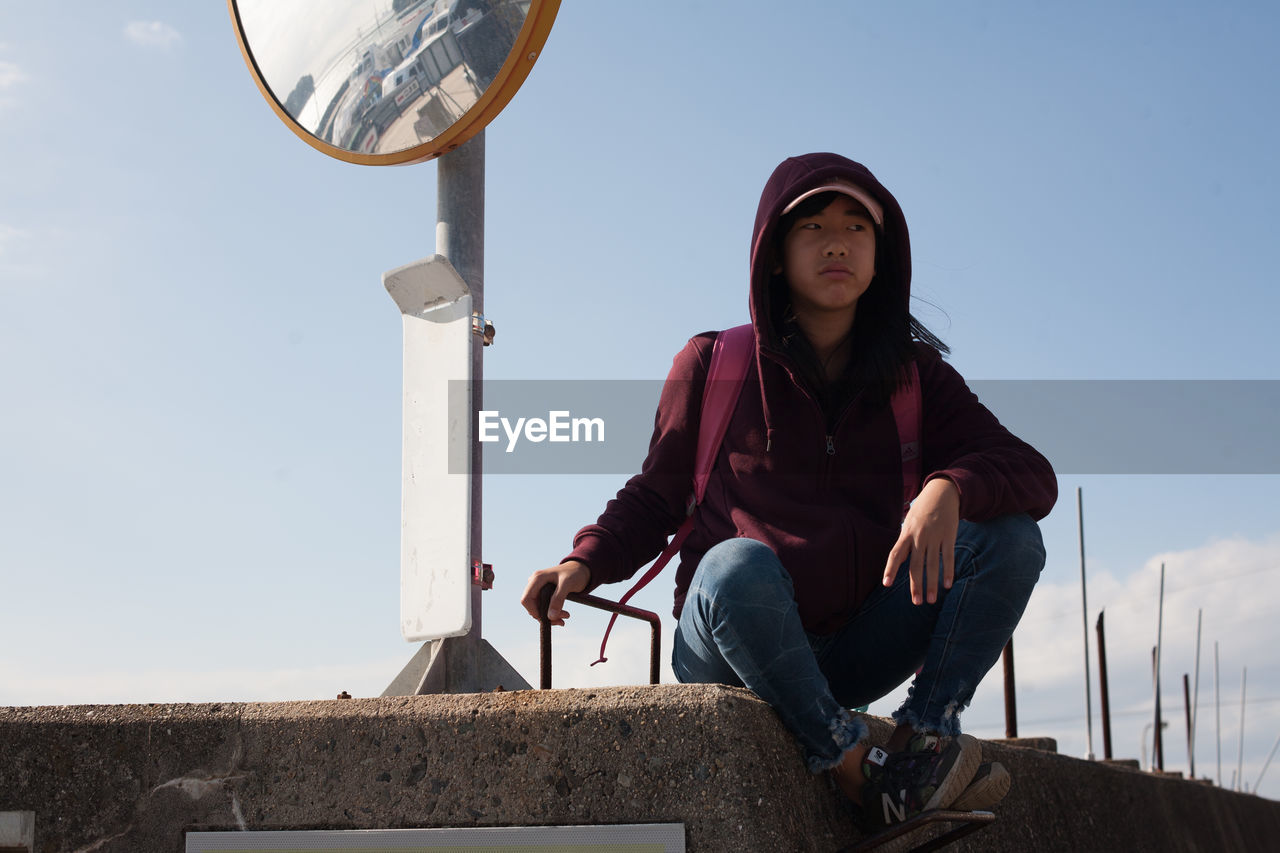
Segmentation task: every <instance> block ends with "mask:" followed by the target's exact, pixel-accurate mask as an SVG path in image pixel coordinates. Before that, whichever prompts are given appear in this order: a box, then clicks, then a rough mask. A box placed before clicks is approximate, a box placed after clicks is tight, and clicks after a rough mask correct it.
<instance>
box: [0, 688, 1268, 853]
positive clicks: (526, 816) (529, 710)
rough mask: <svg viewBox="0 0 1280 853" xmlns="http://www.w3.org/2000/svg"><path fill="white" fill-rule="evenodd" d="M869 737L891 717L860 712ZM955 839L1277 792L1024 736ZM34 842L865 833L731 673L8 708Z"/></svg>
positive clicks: (1, 769) (1085, 845)
mask: <svg viewBox="0 0 1280 853" xmlns="http://www.w3.org/2000/svg"><path fill="white" fill-rule="evenodd" d="M866 720H867V723H868V726H869V728H870V729H871V733H872V739H873V740H882V739H884V738H885V737H886V736H887V734H888V731H889V729H890V724H889V723H888V721H886V720H883V719H880V718H875V717H867V718H866ZM983 750H984V756H985V757H986V758H987V759H988V760H990V759H998V760H1000V761H1001V762H1003V763H1004V764H1005V765H1006V766H1007V767H1008V768H1009V769H1010V771H1011V772H1012V773H1013V776H1014V783H1013V789H1012V791H1011V792H1010V794H1009V796H1008V798H1007V799H1006V800H1005V802H1004V803H1002V804H1001V806H1000V807H999V808H998V809H997V810H996V811H997V814H998V815H999V819H998V820H997V822H996V823H995V824H994V825H992V826H991V827H990V828H987V829H984V830H982V831H981V832H979V833H978V834H976V835H974V836H971V837H970V838H969V839H967V840H964V841H961V842H959V843H958V844H956V845H955V847H954V848H950V849H955V850H973V851H977V850H984V851H987V850H991V851H1021V850H1031V849H1034V850H1063V851H1068V850H1069V851H1077V850H1126V851H1142V850H1150V851H1166V850H1186V851H1193V850H1269V849H1276V848H1275V846H1274V840H1275V839H1277V838H1280V804H1278V803H1275V802H1273V801H1269V800H1262V799H1259V798H1257V797H1252V796H1246V795H1241V794H1233V793H1230V792H1227V791H1222V790H1219V789H1217V788H1214V787H1212V786H1207V785H1202V784H1197V783H1192V782H1184V781H1180V780H1177V779H1171V778H1158V777H1153V776H1151V775H1149V774H1145V773H1141V772H1138V771H1135V770H1132V769H1128V768H1124V767H1116V766H1109V765H1104V764H1102V763H1094V762H1086V761H1082V760H1079V759H1072V758H1067V757H1064V756H1060V755H1056V754H1054V753H1051V752H1045V751H1042V750H1037V749H1029V748H1025V747H1019V746H1013V745H1007V744H1000V743H995V742H984V743H983ZM28 811H29V812H34V813H35V846H34V849H35V850H36V851H39V853H62V851H66V853H72V851H90V850H92V851H96V853H120V852H121V851H157V853H171V852H172V853H177V852H178V851H182V850H183V847H184V835H185V832H186V831H188V830H191V829H206V830H237V829H240V830H243V829H249V830H261V829H370V828H401V827H434V826H450V827H466V826H521V825H524V826H528V825H565V824H575V825H577V824H613V823H666V822H678V823H682V824H684V826H685V838H686V843H687V845H688V849H689V850H692V851H734V853H741V851H744V850H751V851H756V850H762V851H775V850H777V851H791V850H805V851H831V850H839V849H841V848H843V847H845V846H847V845H849V844H851V843H853V842H855V841H856V840H858V838H859V837H860V836H859V834H858V832H857V830H856V829H855V827H854V823H853V820H852V815H851V812H850V810H849V808H848V806H847V805H846V804H845V802H844V801H843V799H842V798H841V797H840V795H839V794H838V793H837V792H835V790H834V789H833V788H832V787H831V786H830V784H829V783H828V781H827V779H826V778H825V777H824V776H813V775H810V774H809V773H807V772H806V771H805V770H804V768H803V763H802V761H801V757H800V752H799V749H798V747H797V746H796V745H795V743H794V741H793V740H792V739H791V737H790V736H789V735H788V733H787V732H786V731H785V730H784V729H783V727H782V725H781V723H780V722H779V721H778V718H777V716H776V715H775V714H774V713H773V711H772V710H771V709H770V708H769V707H768V706H767V705H765V704H764V703H763V702H761V701H759V700H758V699H757V698H755V696H753V695H752V694H751V693H749V692H747V691H745V690H739V689H734V688H728V687H721V686H716V685H659V686H656V687H615V688H602V689H595V690H550V691H512V692H502V693H486V694H465V695H452V696H415V697H402V698H380V699H345V700H334V701H325V702H289V703H270V704H202V705H119V706H78V707H44V708H0V813H3V812H28Z"/></svg>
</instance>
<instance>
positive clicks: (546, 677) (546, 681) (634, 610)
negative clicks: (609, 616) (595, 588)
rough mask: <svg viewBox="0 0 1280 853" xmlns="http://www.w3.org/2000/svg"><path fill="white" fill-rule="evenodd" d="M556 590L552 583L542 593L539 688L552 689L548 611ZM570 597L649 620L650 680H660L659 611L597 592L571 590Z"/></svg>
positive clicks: (653, 682)
mask: <svg viewBox="0 0 1280 853" xmlns="http://www.w3.org/2000/svg"><path fill="white" fill-rule="evenodd" d="M552 589H553V587H552V585H551V584H547V585H546V586H544V587H543V588H542V589H541V590H539V592H538V630H539V638H538V639H539V654H538V667H539V679H538V688H539V689H540V690H550V689H551V619H550V618H549V617H548V616H547V611H548V610H549V609H550V607H551V592H552ZM568 599H569V601H572V602H574V603H575V604H585V605H587V606H588V607H594V608H596V609H598V610H607V611H609V612H610V613H616V614H618V615H619V616H630V617H631V618H632V619H640V620H643V621H645V622H648V623H649V683H650V684H657V683H658V661H659V660H660V659H661V658H662V619H661V618H660V617H659V616H658V614H656V613H653V612H651V611H648V610H641V609H640V608H638V607H631V606H629V605H626V604H618V603H617V602H616V601H609V600H608V599H607V598H598V597H597V596H594V595H585V594H582V593H571V594H570V595H569V596H568Z"/></svg>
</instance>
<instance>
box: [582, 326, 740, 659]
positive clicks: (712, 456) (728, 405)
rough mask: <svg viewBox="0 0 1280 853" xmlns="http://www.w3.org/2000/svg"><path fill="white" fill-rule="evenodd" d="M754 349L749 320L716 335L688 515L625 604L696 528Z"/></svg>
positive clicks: (624, 599)
mask: <svg viewBox="0 0 1280 853" xmlns="http://www.w3.org/2000/svg"><path fill="white" fill-rule="evenodd" d="M754 351H755V330H754V329H753V328H752V327H751V325H750V324H747V325H744V326H734V327H733V328H732V329H725V330H724V331H723V332H721V333H720V334H718V335H716V341H715V344H714V345H712V347H711V364H710V365H709V366H708V368H707V383H706V386H705V387H704V388H703V389H702V412H701V414H700V416H699V420H698V449H697V453H696V454H695V456H694V463H693V492H692V493H691V494H690V495H689V500H688V503H687V504H686V506H685V519H684V522H683V523H682V524H681V525H680V527H679V529H678V530H676V532H675V534H674V535H673V536H672V537H671V540H670V541H669V542H668V543H667V547H666V548H664V549H663V550H662V553H661V554H660V555H659V556H658V559H656V560H654V561H653V565H652V566H650V567H649V569H648V571H646V572H645V573H644V575H643V576H642V577H641V578H640V580H638V581H636V583H635V586H633V587H631V589H629V590H627V594H626V595H624V596H622V598H621V599H619V601H618V603H619V604H626V603H627V602H628V601H630V600H631V596H633V595H635V594H636V593H637V592H639V591H640V590H642V589H644V588H645V586H647V585H648V583H649V581H651V580H653V579H654V578H656V577H657V576H658V574H659V573H660V572H661V571H662V570H663V569H664V568H666V566H667V563H669V562H671V558H672V557H674V556H675V555H676V554H678V553H680V548H681V547H683V546H684V540H685V539H688V538H689V534H690V533H691V532H692V531H693V516H694V513H695V512H696V511H697V509H698V504H700V503H702V496H703V495H704V494H706V491H707V480H709V479H710V478H711V469H712V468H714V467H715V464H716V456H717V455H718V454H719V452H720V445H721V443H722V442H723V441H724V434H725V431H726V430H728V428H729V419H730V418H732V417H733V411H734V409H736V408H737V406H738V396H739V395H740V394H741V393H742V385H743V382H744V381H745V380H746V378H747V370H748V368H750V366H751V354H752V353H753V352H754ZM617 620H618V614H616V613H615V614H613V615H612V616H610V617H609V626H608V627H607V628H605V630H604V639H603V640H601V641H600V658H599V659H598V660H596V661H593V662H592V664H591V665H592V666H595V665H596V664H598V663H604V662H605V661H606V660H608V658H606V657H605V656H604V647H605V646H606V645H608V643H609V633H610V632H611V631H613V623H614V622H616V621H617Z"/></svg>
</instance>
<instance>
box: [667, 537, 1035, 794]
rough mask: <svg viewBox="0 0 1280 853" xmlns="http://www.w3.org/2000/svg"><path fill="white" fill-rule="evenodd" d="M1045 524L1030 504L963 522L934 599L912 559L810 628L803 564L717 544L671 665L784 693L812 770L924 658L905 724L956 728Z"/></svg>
mask: <svg viewBox="0 0 1280 853" xmlns="http://www.w3.org/2000/svg"><path fill="white" fill-rule="evenodd" d="M1044 560H1045V554H1044V544H1043V542H1042V540H1041V538H1040V528H1039V527H1038V526H1036V523H1035V522H1034V521H1032V520H1031V518H1030V517H1029V516H1026V515H1009V516H1004V517H1002V518H997V519H993V520H991V521H986V522H967V521H961V522H960V528H959V531H958V533H957V535H956V560H955V581H954V583H953V584H952V587H951V589H949V590H944V589H941V584H939V589H938V600H937V601H936V602H935V603H934V604H920V605H916V604H912V603H911V591H910V577H909V573H908V572H907V570H906V565H905V564H904V566H903V568H902V570H901V571H899V572H898V574H897V577H896V578H895V580H894V584H893V586H891V587H883V586H882V587H877V588H876V589H875V591H873V592H872V593H871V594H870V595H869V596H868V597H867V598H866V599H865V600H864V601H863V602H862V604H861V605H860V606H859V607H858V609H857V611H856V612H855V613H854V614H853V616H852V617H850V619H849V621H848V622H847V623H845V625H844V626H843V627H842V628H841V629H840V630H839V631H837V632H835V633H834V634H830V635H827V636H816V635H813V634H810V633H808V632H806V631H805V630H804V627H803V626H802V625H801V624H800V616H799V612H798V609H797V607H796V603H795V593H794V590H793V587H792V584H791V576H790V575H789V574H787V570H786V569H785V568H784V567H783V566H782V563H781V562H780V561H779V560H778V558H777V556H776V555H775V554H774V553H773V551H772V550H771V549H770V548H769V547H768V546H767V545H764V544H763V543H760V542H757V541H756V540H754V539H730V540H727V541H724V542H721V543H720V544H718V545H716V546H715V547H714V548H712V549H711V550H710V551H708V552H707V553H706V556H704V557H703V558H702V562H701V563H699V564H698V570H697V572H695V573H694V576H693V581H692V582H691V583H690V586H689V593H688V596H687V597H686V598H685V603H684V610H683V611H681V614H680V623H679V625H678V626H677V628H676V635H675V642H674V644H673V645H674V648H673V651H672V660H671V666H672V669H673V670H674V671H675V674H676V677H677V678H679V679H680V681H682V682H684V683H690V682H701V683H717V684H729V685H733V686H736V687H747V688H749V689H750V690H752V691H753V692H754V693H755V694H756V695H757V696H759V697H760V698H761V699H763V700H764V701H766V702H768V703H769V704H770V705H772V706H773V708H774V710H776V711H777V712H778V715H779V716H780V717H781V718H782V722H783V723H784V724H785V725H786V727H787V728H788V729H789V730H790V731H791V733H792V734H793V735H795V737H796V740H798V741H799V742H800V745H801V746H802V747H803V748H804V751H805V758H806V761H807V762H808V765H809V769H810V770H812V771H813V772H815V773H816V772H819V771H821V770H826V769H829V768H831V767H834V766H835V765H836V764H838V763H839V761H840V759H841V757H842V756H843V755H844V753H845V752H846V751H847V750H849V749H850V748H852V747H853V746H855V745H856V744H858V743H859V742H860V741H862V740H863V739H864V738H865V737H866V734H867V729H866V726H865V724H864V723H863V722H862V721H861V720H858V719H856V718H855V717H853V716H852V715H851V714H850V713H849V712H848V710H846V709H847V708H851V707H856V706H859V705H866V704H868V703H870V702H871V701H873V700H875V699H879V698H880V697H882V696H884V695H886V694H887V693H889V692H890V691H892V690H893V689H894V688H895V687H897V686H898V685H899V684H901V683H902V682H904V681H906V680H907V679H908V678H909V677H911V674H912V673H914V672H916V671H917V670H919V673H918V674H917V675H916V677H915V682H914V683H913V684H912V686H911V690H910V692H909V694H908V696H907V699H906V701H905V702H904V703H903V705H902V707H901V708H899V709H898V710H897V711H895V712H894V714H893V719H894V720H895V721H896V722H898V723H899V724H907V725H910V726H911V727H913V728H915V729H916V730H918V731H930V732H936V733H939V734H946V735H954V734H958V733H959V731H960V719H959V713H960V711H961V710H962V709H963V708H964V707H965V706H967V705H968V704H969V702H970V701H971V700H972V699H973V691H974V690H975V689H976V688H977V686H978V682H979V681H981V680H982V676H983V675H985V674H986V672H987V670H989V669H990V668H991V667H992V666H993V665H994V664H995V662H996V660H998V659H999V657H1000V653H1001V652H1002V651H1003V649H1004V646H1005V644H1006V643H1007V642H1008V640H1009V638H1010V637H1011V636H1013V629H1014V628H1015V627H1016V626H1017V624H1018V620H1019V619H1020V618H1022V611H1023V609H1024V608H1025V607H1026V605H1027V600H1028V599H1029V598H1030V597H1031V590H1032V587H1034V586H1035V583H1036V581H1037V580H1038V579H1039V577H1040V570H1041V569H1042V568H1044Z"/></svg>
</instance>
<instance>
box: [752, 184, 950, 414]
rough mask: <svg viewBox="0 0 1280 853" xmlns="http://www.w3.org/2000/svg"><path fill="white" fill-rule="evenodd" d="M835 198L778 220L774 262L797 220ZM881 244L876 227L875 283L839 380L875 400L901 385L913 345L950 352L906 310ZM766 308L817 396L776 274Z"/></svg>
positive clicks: (818, 381) (815, 367)
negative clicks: (847, 361) (916, 342)
mask: <svg viewBox="0 0 1280 853" xmlns="http://www.w3.org/2000/svg"><path fill="white" fill-rule="evenodd" d="M839 195H840V194H839V193H837V192H835V191H830V192H824V193H818V194H817V195H814V196H810V197H809V198H807V199H805V200H804V201H802V202H800V204H798V205H796V206H795V208H794V209H793V210H791V211H790V212H788V213H786V214H784V215H783V216H782V217H781V218H780V219H779V220H778V225H777V227H776V228H775V229H774V241H773V243H774V245H773V253H774V260H775V261H776V260H780V259H781V258H782V254H783V250H782V245H783V241H784V240H785V239H786V236H787V234H788V233H790V231H791V228H792V226H793V225H795V223H796V221H797V220H799V219H802V218H804V217H807V216H813V215H815V214H817V213H819V212H821V211H822V210H824V209H826V207H827V205H829V204H830V203H831V202H832V201H833V200H835V198H836V197H837V196H839ZM886 242H887V238H886V235H885V233H884V231H883V230H882V229H881V228H879V227H878V226H877V228H876V273H875V278H874V279H872V281H871V286H870V287H868V288H867V290H866V292H865V293H863V294H862V296H860V297H858V310H857V311H856V312H855V314H854V318H853V340H852V342H851V346H852V351H851V352H850V357H849V363H848V366H847V367H846V368H845V374H844V376H843V377H842V378H841V380H840V384H842V385H847V387H848V388H849V389H850V390H852V389H862V390H863V391H864V393H866V394H867V395H868V396H869V397H870V399H872V400H875V401H888V399H889V397H890V396H892V394H893V392H894V391H895V390H897V388H898V387H899V386H900V385H901V384H902V383H903V382H905V381H906V377H907V366H908V365H909V364H910V363H911V361H912V359H914V358H915V352H916V350H915V344H914V342H915V341H920V342H921V343H924V344H926V345H928V346H930V347H933V348H934V349H936V350H938V351H939V352H943V353H949V352H951V349H950V348H949V347H948V346H947V345H946V344H945V343H943V342H942V339H940V338H939V337H938V336H937V335H935V334H934V333H933V332H931V331H929V329H928V328H926V327H925V325H924V324H923V323H921V322H920V321H919V320H917V319H916V318H915V316H913V315H912V314H911V312H910V311H908V310H906V300H904V299H903V298H902V290H903V289H904V288H905V285H904V284H903V283H902V281H901V273H900V271H898V270H895V269H894V266H895V264H894V262H893V258H894V256H895V253H894V252H892V251H889V250H888V248H887V246H886ZM769 307H770V311H771V312H772V313H773V322H774V328H776V329H778V330H779V332H780V334H781V335H782V341H781V343H782V344H783V346H784V347H785V348H786V349H787V350H788V351H789V352H790V353H791V354H792V355H793V357H794V358H795V360H796V362H797V365H798V366H799V367H800V369H801V372H802V373H804V374H806V377H807V378H808V379H809V381H810V382H811V383H812V384H813V385H814V387H815V389H817V390H819V391H820V392H821V391H822V390H823V387H824V386H825V385H826V378H825V375H824V371H823V370H822V366H821V364H820V363H819V362H818V357H817V354H816V353H814V351H813V347H812V346H810V345H809V341H808V339H807V338H805V336H804V335H803V334H800V331H799V328H798V327H797V326H796V324H795V317H794V315H793V313H792V310H791V288H790V286H789V285H788V283H787V279H786V276H785V275H784V274H782V273H781V272H778V273H775V274H774V276H773V280H772V281H771V282H770V285H769ZM841 396H843V395H841Z"/></svg>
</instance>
